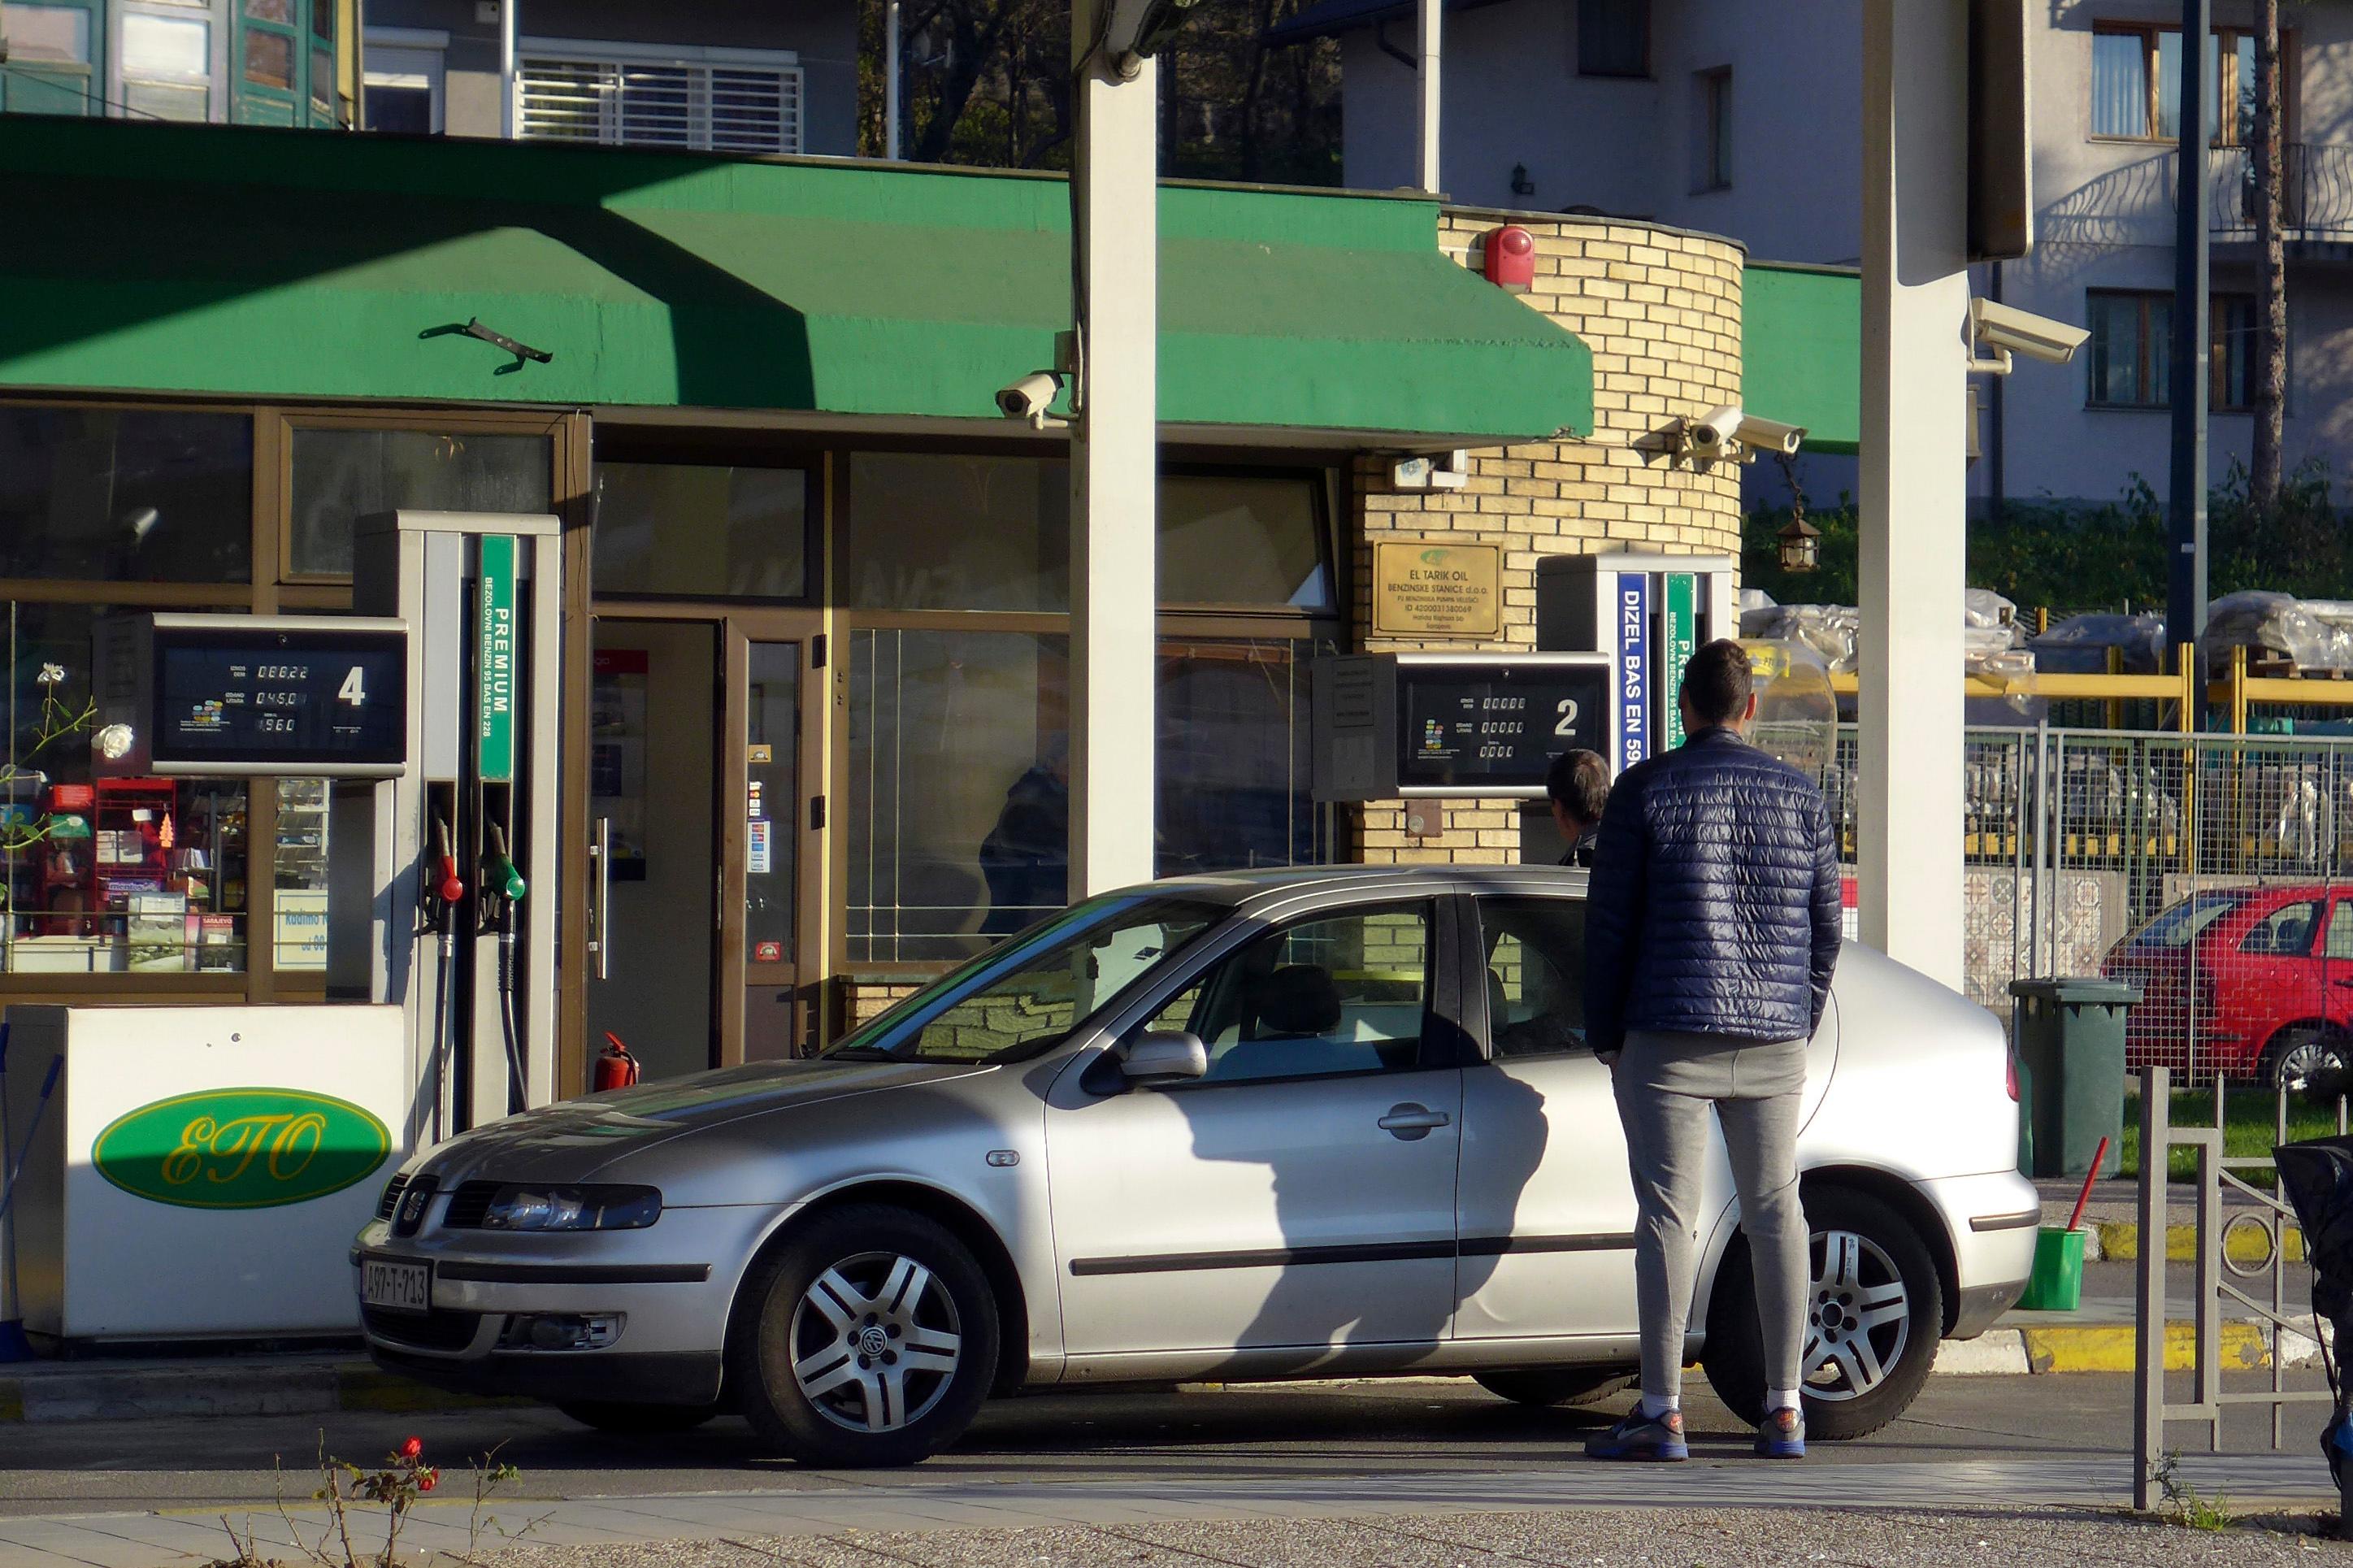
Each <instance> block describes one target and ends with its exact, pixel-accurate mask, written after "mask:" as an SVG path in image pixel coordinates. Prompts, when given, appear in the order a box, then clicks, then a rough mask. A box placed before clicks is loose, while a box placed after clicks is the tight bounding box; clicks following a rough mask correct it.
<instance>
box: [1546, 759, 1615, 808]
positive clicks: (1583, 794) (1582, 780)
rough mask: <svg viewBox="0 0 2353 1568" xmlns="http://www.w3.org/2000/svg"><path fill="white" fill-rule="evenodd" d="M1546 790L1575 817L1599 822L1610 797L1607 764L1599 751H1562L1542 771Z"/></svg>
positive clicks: (1561, 806)
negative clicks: (1543, 771) (1544, 771)
mask: <svg viewBox="0 0 2353 1568" xmlns="http://www.w3.org/2000/svg"><path fill="white" fill-rule="evenodd" d="M1545 793H1546V794H1547V795H1549V796H1551V797H1552V798H1553V799H1554V800H1557V801H1559V802H1560V809H1561V810H1564V811H1567V813H1568V814H1569V815H1570V816H1572V817H1575V818H1576V819H1577V821H1580V822H1586V823H1593V822H1598V821H1600V820H1601V808H1602V806H1603V804H1604V803H1605V802H1607V801H1608V800H1609V763H1607V762H1605V761H1603V760H1602V758H1601V754H1600V753H1599V752H1598V751H1585V750H1577V751H1564V752H1562V753H1561V754H1560V755H1559V756H1558V757H1556V758H1553V759H1552V767H1551V768H1550V769H1548V770H1547V771H1546V774H1545Z"/></svg>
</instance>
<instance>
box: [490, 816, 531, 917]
mask: <svg viewBox="0 0 2353 1568" xmlns="http://www.w3.org/2000/svg"><path fill="white" fill-rule="evenodd" d="M482 886H483V888H484V889H485V890H486V891H488V892H490V893H492V894H494V895H498V896H500V897H501V898H504V899H505V900H506V901H507V902H508V903H510V904H520V903H522V899H523V895H524V894H525V893H527V892H529V891H530V887H529V885H527V884H526V883H525V882H524V881H523V879H522V872H520V871H518V870H516V869H515V863H514V860H513V858H512V856H510V855H509V854H508V853H507V831H506V829H504V828H502V827H501V826H500V825H499V824H498V823H496V822H492V823H491V847H490V848H489V849H488V850H486V851H484V852H483V854H482Z"/></svg>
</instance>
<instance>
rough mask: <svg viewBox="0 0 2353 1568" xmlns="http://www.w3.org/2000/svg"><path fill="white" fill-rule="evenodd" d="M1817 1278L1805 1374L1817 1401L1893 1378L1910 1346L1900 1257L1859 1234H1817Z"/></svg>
mask: <svg viewBox="0 0 2353 1568" xmlns="http://www.w3.org/2000/svg"><path fill="white" fill-rule="evenodd" d="M1813 1276H1814V1277H1813V1287H1812V1290H1811V1292H1810V1296H1809V1306H1808V1308H1807V1313H1806V1348H1805V1353H1804V1357H1803V1360H1802V1361H1801V1362H1800V1363H1799V1366H1800V1370H1799V1376H1800V1377H1801V1378H1802V1379H1803V1381H1804V1383H1805V1391H1806V1393H1808V1394H1810V1395H1811V1396H1812V1397H1813V1398H1815V1399H1820V1400H1843V1399H1855V1398H1859V1397H1861V1396H1862V1395H1863V1394H1866V1393H1870V1392H1871V1391H1872V1390H1873V1389H1874V1388H1877V1387H1878V1386H1879V1385H1880V1384H1881V1383H1884V1382H1885V1381H1886V1379H1887V1375H1888V1373H1889V1372H1891V1371H1893V1370H1894V1366H1895V1363H1896V1362H1897V1361H1901V1360H1903V1358H1904V1351H1905V1347H1906V1346H1908V1345H1909V1344H1910V1343H1911V1340H1912V1298H1911V1292H1909V1291H1908V1290H1906V1289H1905V1287H1904V1274H1903V1271H1902V1270H1900V1269H1898V1268H1897V1267H1896V1266H1895V1260H1894V1258H1891V1257H1889V1256H1888V1255H1887V1253H1886V1252H1885V1250H1884V1249H1883V1248H1882V1247H1881V1246H1880V1245H1879V1244H1878V1243H1877V1242H1875V1241H1873V1240H1872V1239H1871V1238H1870V1237H1869V1236H1866V1235H1862V1234H1857V1233H1856V1232H1853V1231H1822V1232H1819V1233H1817V1234H1816V1235H1815V1236H1814V1238H1813Z"/></svg>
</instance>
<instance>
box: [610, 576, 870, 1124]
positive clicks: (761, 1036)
mask: <svg viewBox="0 0 2353 1568" xmlns="http://www.w3.org/2000/svg"><path fill="white" fill-rule="evenodd" d="M814 620H815V617H813V616H808V615H806V614H800V613H796V612H790V611H786V612H776V611H754V612H749V613H745V614H742V615H721V616H712V617H708V618H689V617H685V616H681V615H679V614H677V613H676V612H675V611H674V610H670V609H664V610H662V611H659V612H655V611H650V610H649V611H648V612H647V613H646V614H644V615H642V616H640V615H638V614H635V613H631V612H628V611H626V610H613V609H600V610H599V612H598V614H597V616H596V621H595V633H594V641H593V645H592V646H593V654H592V657H593V660H594V664H593V676H592V686H591V693H590V701H589V714H590V761H589V804H588V822H589V833H590V838H591V842H592V845H593V846H594V850H595V853H594V855H593V857H592V859H591V862H590V865H591V872H590V877H591V882H592V884H593V886H592V890H591V891H592V897H593V899H594V901H595V902H594V903H593V904H592V912H591V916H590V919H591V926H592V930H591V937H592V941H593V942H594V944H595V947H596V953H595V956H594V957H593V958H592V959H591V962H590V965H589V969H588V976H589V978H588V985H587V1004H588V1009H587V1017H588V1042H589V1046H590V1049H591V1051H592V1052H593V1051H595V1050H597V1049H601V1048H602V1046H603V1044H604V1039H605V1035H606V1034H607V1032H609V1033H613V1034H616V1035H617V1036H619V1037H620V1039H622V1040H623V1041H624V1042H626V1043H627V1044H628V1047H629V1049H630V1050H631V1051H632V1052H634V1053H635V1054H637V1056H638V1060H639V1061H640V1062H641V1063H643V1064H644V1067H645V1074H646V1076H647V1077H648V1078H666V1077H675V1076H677V1075H680V1074H682V1073H691V1072H696V1071H700V1070H701V1069H702V1068H705V1067H712V1066H725V1065H732V1064H733V1063H737V1062H742V1061H746V1060H753V1061H757V1060H762V1059H765V1058H773V1057H780V1056H788V1055H793V1054H801V1053H805V1052H807V1051H808V1050H811V1049H813V1048H814V1046H815V1044H817V1042H816V1038H815V1020H816V1017H817V1014H818V1009H817V1008H816V1007H815V1006H814V1005H813V1001H812V999H813V997H814V995H815V991H816V985H815V981H816V980H817V978H818V962H817V955H818V952H819V951H820V950H821V949H820V948H819V945H818V930H817V927H816V922H815V920H814V918H813V917H812V911H813V909H814V907H815V903H816V900H815V895H814V890H813V887H812V883H813V882H814V881H815V879H816V876H817V874H818V873H819V872H820V870H821V868H822V865H823V855H822V854H821V853H819V852H818V848H817V839H816V835H817V834H818V830H819V829H820V828H821V826H822V820H823V819H822V815H821V813H822V810H823V806H822V802H821V801H820V800H818V799H816V798H815V790H814V787H813V786H814V781H815V780H817V779H820V778H821V777H822V773H821V770H820V768H819V765H818V752H817V745H818V739H819V736H818V731H819V728H820V726H818V723H817V722H816V719H817V716H818V715H819V714H821V713H822V711H823V709H822V706H821V699H822V690H823V688H822V684H821V682H822V678H823V677H822V673H821V664H820V661H821V659H822V651H823V641H822V639H820V638H818V637H817V636H816V635H814V626H813V624H812V623H813V622H814Z"/></svg>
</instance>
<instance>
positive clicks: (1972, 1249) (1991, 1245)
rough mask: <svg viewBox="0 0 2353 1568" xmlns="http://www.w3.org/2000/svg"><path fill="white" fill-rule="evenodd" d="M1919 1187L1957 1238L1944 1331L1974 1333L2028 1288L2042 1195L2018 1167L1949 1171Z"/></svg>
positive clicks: (1960, 1335)
mask: <svg viewBox="0 0 2353 1568" xmlns="http://www.w3.org/2000/svg"><path fill="white" fill-rule="evenodd" d="M1919 1188H1920V1191H1921V1192H1923V1193H1924V1194H1925V1195H1926V1197H1927V1199H1928V1201H1929V1202H1931V1203H1933V1204H1935V1205H1936V1212H1937V1213H1938V1214H1939V1215H1941V1216H1942V1217H1943V1219H1944V1222H1945V1234H1947V1235H1948V1236H1950V1237H1951V1238H1952V1242H1953V1283H1954V1291H1953V1303H1952V1327H1951V1328H1950V1329H1949V1330H1947V1334H1946V1337H1947V1339H1954V1340H1973V1339H1976V1338H1977V1337H1978V1335H1979V1334H1982V1333H1984V1332H1985V1331H1986V1330H1988V1329H1989V1328H1991V1327H1993V1324H1994V1320H1995V1319H1998V1318H2000V1316H2001V1315H2002V1314H2003V1313H2004V1312H2007V1311H2009V1310H2010V1308H2011V1307H2013V1306H2015V1305H2016V1304H2017V1302H2018V1298H2019V1297H2020V1296H2021V1295H2023V1294H2024V1293H2025V1290H2026V1281H2027V1277H2028V1276H2030V1275H2031V1274H2032V1273H2033V1272H2034V1238H2035V1234H2036V1232H2037V1231H2038V1230H2040V1229H2041V1227H2042V1195H2041V1194H2040V1193H2038V1192H2036V1191H2035V1190H2034V1183H2033V1182H2031V1181H2028V1180H2027V1179H2026V1178H2025V1177H2023V1176H2021V1175H2020V1174H2019V1173H2018V1172H2017V1171H1989V1172H1986V1173H1984V1174H1982V1175H1976V1176H1948V1177H1946V1178H1943V1179H1942V1180H1938V1181H1923V1182H1921V1183H1919Z"/></svg>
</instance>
